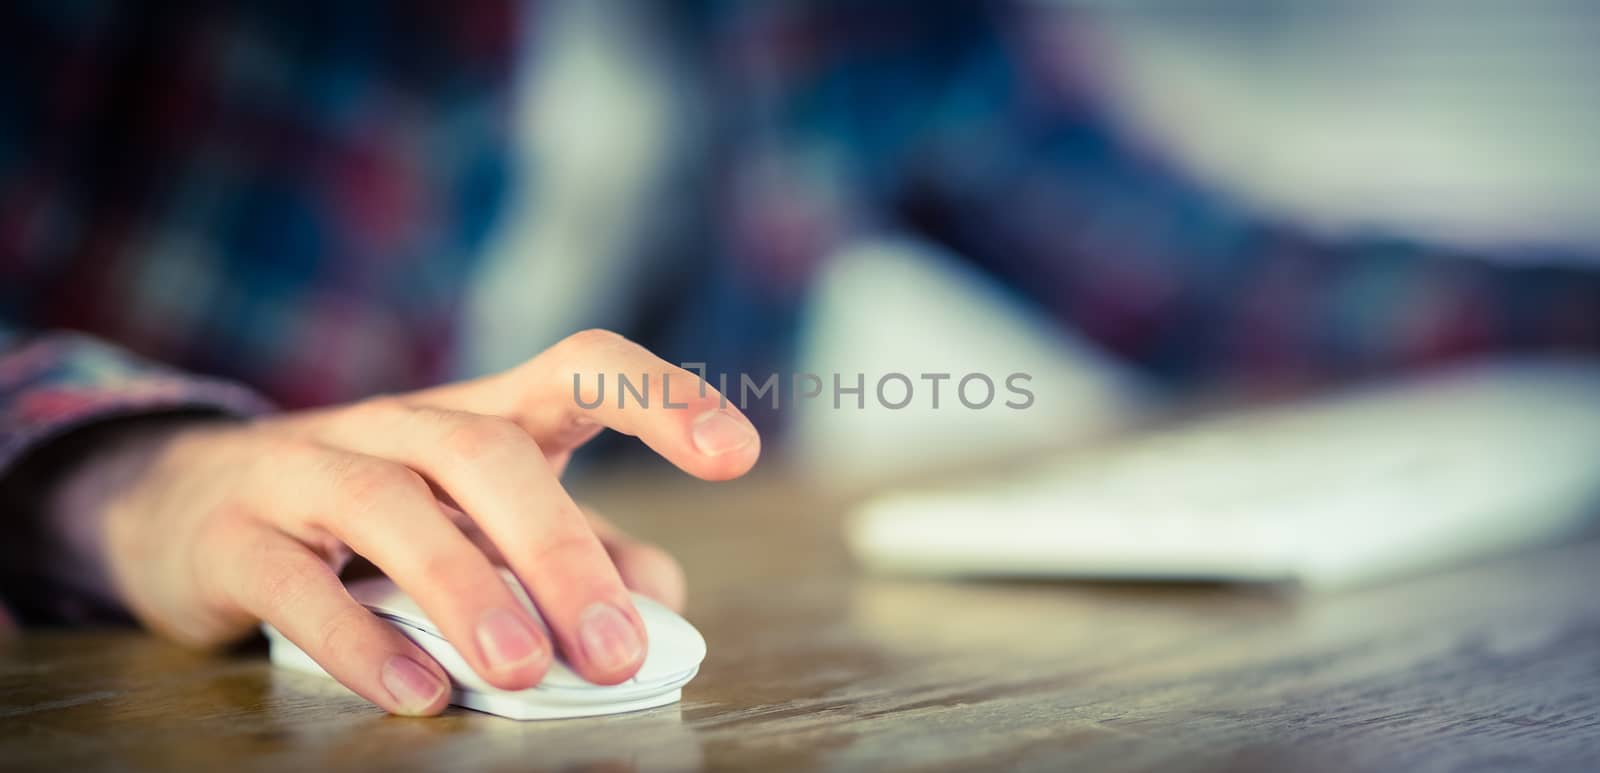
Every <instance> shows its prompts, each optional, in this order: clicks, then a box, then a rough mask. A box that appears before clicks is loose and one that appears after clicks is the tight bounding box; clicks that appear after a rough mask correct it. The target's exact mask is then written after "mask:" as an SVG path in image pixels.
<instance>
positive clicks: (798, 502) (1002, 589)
mask: <svg viewBox="0 0 1600 773" xmlns="http://www.w3.org/2000/svg"><path fill="white" fill-rule="evenodd" d="M580 489H581V490H582V491H583V493H584V494H585V499H586V500H587V501H588V502H590V503H593V504H595V505H597V506H598V508H599V509H600V510H602V511H603V512H606V513H607V514H609V515H611V516H612V517H613V518H615V519H616V520H618V521H620V522H622V523H623V524H625V525H628V526H630V527H631V528H633V529H634V530H635V531H636V532H638V533H640V534H641V535H642V536H646V537H649V538H651V539H654V540H656V541H658V542H660V543H662V544H663V545H665V546H666V547H668V548H669V549H671V550H672V551H674V552H675V553H676V554H677V555H678V556H679V557H680V558H681V559H682V560H683V561H684V563H685V565H686V566H687V568H688V571H689V576H690V581H691V600H690V606H689V610H688V617H689V618H690V620H691V621H693V622H694V623H695V624H696V625H697V626H698V627H699V628H700V629H701V631H702V632H704V634H705V635H706V638H707V640H708V642H709V645H710V655H709V657H708V659H707V661H706V663H705V666H704V668H703V670H702V672H701V674H700V676H699V678H697V679H696V680H695V681H694V682H693V683H692V684H690V685H689V687H688V688H687V689H686V690H685V692H684V699H683V702H682V703H681V704H680V705H677V706H672V707H667V708H662V709H656V710H652V711H647V712H641V713H637V714H631V715H623V716H615V717H608V718H598V719H580V720H559V721H549V722H520V723H519V722H513V721H510V720H505V719H500V718H496V717H491V716H487V715H483V714H477V713H473V712H469V711H463V710H459V709H451V710H450V711H449V712H448V713H447V714H446V715H445V716H443V717H438V718H432V719H402V718H396V717H388V716H385V715H384V714H383V713H382V712H380V711H378V710H377V709H375V708H373V707H371V706H369V705H367V704H365V703H364V702H363V701H361V700H359V699H357V698H356V697H355V696H353V695H352V694H351V693H349V692H346V691H345V690H344V689H343V688H342V687H339V686H338V685H336V684H334V683H332V682H330V681H326V680H321V679H318V678H315V677H310V676H304V675H300V674H296V673H289V672H283V671H278V670H274V669H273V668H271V667H270V666H269V665H268V663H267V660H266V655H265V649H264V647H262V646H260V645H259V644H258V645H255V646H250V647H245V648H241V649H240V650H238V651H235V652H231V653H225V654H212V655H206V654H197V653H192V652H187V651H184V650H182V649H180V648H177V647H175V646H173V645H170V644H167V643H165V642H163V641H160V640H157V639H154V638H151V637H149V636H146V635H144V634H141V633H138V632H135V631H59V632H41V631H29V632H25V633H23V635H21V636H20V637H19V638H17V639H15V640H13V641H11V642H10V643H9V644H5V645H0V768H4V769H8V770H9V769H15V770H28V769H38V770H78V769H94V768H102V769H141V768H188V769H201V770H280V769H291V770H295V769H298V770H305V771H317V770H337V769H369V768H381V769H386V770H466V769H500V770H528V769H572V768H576V769H597V770H634V769H639V770H656V769H661V770H678V769H696V768H708V769H760V770H773V769H811V768H827V769H906V770H942V769H959V770H969V769H995V768H1010V769H1025V770H1028V769H1031V770H1041V771H1059V770H1284V771H1317V770H1395V771H1465V770H1473V771H1477V770H1483V771H1498V770H1521V769H1551V770H1600V593H1597V586H1600V582H1597V581H1600V541H1594V540H1586V541H1578V542H1574V543H1571V544H1567V545H1562V546H1556V547H1551V548H1544V549H1540V550H1537V551H1532V552H1527V553H1522V554H1519V555H1514V556H1509V557H1503V558H1499V559H1493V560H1490V561H1486V562H1482V563H1479V564H1476V565H1473V566H1468V567H1461V568H1456V569H1453V570H1449V571H1446V572H1442V573H1435V574H1431V575H1427V576H1422V577H1417V578H1412V579H1408V580H1404V581H1400V582H1395V583H1391V584H1387V585H1383V586H1378V587H1370V588H1365V589H1357V590H1353V591H1346V592H1344V593H1340V594H1338V595H1329V596H1311V595H1304V594H1297V593H1295V592H1294V591H1293V590H1292V589H1285V588H1266V587H1233V586H1181V587H1172V586H1159V585H1129V584H1103V585H1100V584H1085V583H1016V582H1008V583H1001V582H934V581H913V580H903V579H892V578H880V577H872V576H866V575H863V574H861V573H860V572H859V571H857V570H856V569H855V568H853V567H852V565H851V563H850V561H849V559H848V556H847V555H846V553H845V551H844V548H843V545H842V543H841V540H840V537H839V530H838V524H839V521H840V518H841V514H842V512H843V510H844V507H843V506H842V503H841V502H837V501H832V500H829V499H828V498H826V497H824V496H821V495H819V494H817V493H816V492H814V491H810V490H808V489H807V487H805V486H803V485H798V484H795V483H791V482H787V481H784V480H781V479H774V478H767V479H757V480H753V481H749V482H741V483H736V484H724V485H720V486H712V485H709V484H703V483H698V482H694V481H681V480H678V479H675V478H668V477H664V476H660V475H656V474H654V473H649V474H641V473H634V474H630V475H620V474H617V475H611V476H607V477H601V478H598V479H593V480H588V481H586V482H585V483H584V484H583V485H581V486H580Z"/></svg>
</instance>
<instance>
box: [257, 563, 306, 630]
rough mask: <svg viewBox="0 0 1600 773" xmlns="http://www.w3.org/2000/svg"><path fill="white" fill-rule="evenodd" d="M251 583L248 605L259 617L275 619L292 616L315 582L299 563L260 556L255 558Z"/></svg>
mask: <svg viewBox="0 0 1600 773" xmlns="http://www.w3.org/2000/svg"><path fill="white" fill-rule="evenodd" d="M257 560H258V561H259V564H258V568H257V571H256V575H255V582H254V583H251V587H250V591H249V595H250V598H249V599H248V606H251V607H253V608H255V609H256V610H257V611H258V612H259V613H260V614H261V616H262V617H265V618H275V617H278V616H279V614H280V613H290V614H292V613H293V612H294V610H296V609H298V608H300V607H301V603H300V601H301V599H302V598H303V597H304V595H305V594H306V593H307V592H308V591H309V589H310V588H311V587H313V584H314V582H315V578H314V577H313V576H312V574H311V572H309V571H307V569H306V567H305V566H304V564H303V562H301V561H297V560H294V559H292V558H290V557H289V556H283V555H271V554H263V555H261V556H259V557H258V559H257Z"/></svg>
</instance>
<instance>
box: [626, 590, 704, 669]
mask: <svg viewBox="0 0 1600 773" xmlns="http://www.w3.org/2000/svg"><path fill="white" fill-rule="evenodd" d="M633 603H634V607H635V608H636V609H638V610H639V616H640V617H641V618H643V619H644V625H645V631H646V634H647V635H648V636H649V645H648V650H647V651H646V653H645V658H644V664H643V665H641V666H640V667H639V673H637V674H635V675H634V679H636V680H638V682H639V683H641V684H643V683H651V682H656V681H660V680H662V679H667V678H670V677H671V676H673V675H675V674H681V673H683V672H685V671H688V670H690V669H693V668H695V667H697V666H699V665H700V662H701V661H703V660H705V657H706V640H705V638H704V637H702V636H701V635H700V632H699V631H697V630H695V627H694V626H693V625H690V624H689V621H687V620H684V619H683V618H682V617H679V616H678V614H677V613H676V612H673V611H672V610H670V609H667V608H666V607H664V606H662V605H660V604H658V603H656V602H655V601H652V600H650V599H647V598H645V597H643V596H640V595H638V594H634V597H633Z"/></svg>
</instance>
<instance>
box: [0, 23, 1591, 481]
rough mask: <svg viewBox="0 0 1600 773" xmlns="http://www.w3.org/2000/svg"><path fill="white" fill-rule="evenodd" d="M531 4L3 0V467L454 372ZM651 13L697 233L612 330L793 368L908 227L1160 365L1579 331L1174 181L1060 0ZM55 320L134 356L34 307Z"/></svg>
mask: <svg viewBox="0 0 1600 773" xmlns="http://www.w3.org/2000/svg"><path fill="white" fill-rule="evenodd" d="M669 9H670V10H669ZM524 10H526V9H525V7H524V6H513V5H512V4H510V3H496V2H475V3H459V4H437V3H426V2H422V0H409V1H408V2H378V0H366V1H365V2H344V3H316V4H314V3H304V2H273V1H271V0H232V1H231V2H205V3H195V4H177V3H141V4H132V3H115V2H110V0H105V1H104V2H94V1H92V0H74V1H73V2H60V1H55V2H50V1H47V0H23V1H21V2H13V3H7V4H5V7H4V9H3V10H0V325H3V326H9V327H10V328H11V329H13V330H14V331H18V332H17V333H15V334H13V335H12V336H10V338H9V343H5V339H0V473H3V470H4V469H5V465H6V464H7V463H8V462H9V461H12V460H14V459H15V458H17V456H18V455H19V454H21V453H22V452H23V451H25V450H26V449H27V448H29V447H31V446H32V445H34V444H36V443H37V442H39V441H40V440H41V439H42V438H45V437H50V436H53V435H55V434H56V433H59V432H60V431H62V430H63V429H64V428H65V427H67V426H74V425H77V424H79V423H81V422H83V421H87V420H91V419H92V418H93V417H95V416H100V415H106V414H108V413H116V412H129V411H139V410H144V409H146V408H149V407H157V406H161V405H209V406H215V407H217V408H219V409H222V410H229V411H239V412H250V411H255V410H261V409H262V406H263V405H264V404H265V403H264V402H263V401H262V400H261V399H258V398H255V397H253V396H251V393H250V392H247V391H246V390H244V389H243V388H231V387H227V386H225V385H224V384H225V383H237V384H242V385H248V386H249V387H250V388H252V389H253V390H255V391H256V393H259V394H261V395H264V396H265V398H267V399H270V400H271V401H274V402H275V403H277V404H279V405H283V406H288V407H298V406H308V405H317V404H325V403H329V402H333V401H339V400H345V399H350V398H354V397H359V396H362V395H367V394H371V393H374V392H381V391H393V390H401V389H407V388H413V387H418V386H422V385H426V384H430V383H435V382H438V381H440V380H442V379H445V378H447V377H449V375H450V374H449V372H448V368H449V364H450V363H451V362H452V356H451V352H452V347H454V346H455V344H456V340H455V320H456V319H457V317H458V315H459V313H460V311H461V309H460V303H461V301H460V299H461V297H462V294H463V290H464V287H465V286H466V284H467V283H468V282H469V281H470V280H471V277H472V274H473V269H474V263H473V258H474V255H475V254H476V253H477V251H478V248H479V246H480V243H481V242H482V240H483V238H484V235H485V233H486V232H487V231H488V230H489V228H490V225H491V224H492V222H493V219H494V216H495V214H496V204H497V202H498V201H499V200H500V199H501V198H502V193H503V191H504V189H505V187H506V184H507V181H506V180H505V179H504V177H505V170H506V169H507V168H508V165H507V164H506V163H505V160H506V157H507V148H508V145H509V143H508V139H509V138H508V137H507V132H508V126H509V125H510V122H509V120H508V107H509V106H508V105H507V104H506V101H507V98H508V93H509V89H508V88H507V86H508V79H509V78H510V74H511V72H512V70H513V68H512V66H511V65H512V60H513V58H514V56H515V53H516V52H514V51H513V48H514V45H513V43H514V41H515V40H516V38H517V36H516V34H515V31H516V28H517V26H518V25H517V23H516V21H515V17H516V16H517V14H518V13H519V12H522V11H524ZM661 13H662V14H663V15H673V14H675V15H676V18H675V19H674V21H675V22H676V23H674V24H670V25H666V26H665V27H664V29H670V30H672V32H673V34H675V35H678V36H679V37H680V44H681V48H682V50H683V51H685V52H686V53H688V54H691V55H693V56H694V57H695V58H696V61H697V62H698V66H697V67H698V69H695V70H694V71H695V72H697V73H698V74H699V75H700V76H702V79H703V84H702V85H703V86H704V88H703V89H702V91H703V93H704V94H705V95H707V100H708V102H707V105H706V109H708V110H710V111H711V113H712V116H713V120H708V121H706V125H707V126H709V127H710V128H709V129H708V131H710V132H712V133H713V136H712V137H711V139H710V140H709V141H708V143H707V146H708V147H709V148H711V151H710V152H709V153H708V157H707V158H706V159H705V163H703V164H698V165H694V166H695V167H696V170H695V171H694V172H692V173H690V176H689V177H687V178H686V179H685V180H684V181H683V185H682V190H683V192H684V193H683V198H684V200H685V201H688V202H690V203H691V204H692V208H693V209H694V212H695V214H694V216H693V217H691V218H690V220H691V221H692V224H691V225H690V226H689V227H686V228H684V229H683V231H684V236H683V238H682V240H681V243H676V244H664V245H656V246H655V247H654V249H656V250H657V251H660V252H661V253H663V254H670V255H672V256H674V260H675V261H676V262H677V263H680V264H682V265H683V266H685V267H686V270H684V271H681V272H679V274H678V276H680V277H681V279H680V282H681V283H680V284H674V283H672V282H663V283H662V284H661V285H660V286H659V287H657V288H655V289H656V293H655V294H653V295H652V296H650V297H647V298H642V299H640V311H639V314H638V317H637V319H638V325H637V326H636V329H632V330H628V331H626V332H628V333H630V334H631V335H633V336H634V337H636V338H639V339H640V340H642V341H643V342H645V343H646V344H647V345H651V346H653V347H655V348H656V349H657V350H658V351H660V352H661V353H662V354H663V356H666V357H667V358H669V359H678V360H689V361H704V362H707V363H708V364H709V365H710V368H711V369H712V370H713V371H724V372H736V371H739V370H748V371H753V372H756V373H761V372H766V371H770V370H781V369H783V368H784V367H785V366H786V365H787V358H788V356H789V354H790V351H791V347H792V342H793V336H794V334H795V330H796V328H797V320H798V315H799V313H800V309H801V307H802V304H803V301H804V297H805V292H806V288H807V285H808V281H809V280H810V278H811V277H812V276H814V275H815V273H816V271H817V269H818V267H819V265H820V263H821V261H822V260H823V259H824V257H825V256H826V255H828V254H829V253H831V252H833V251H834V249H835V248H836V247H838V246H840V245H841V244H843V243H845V242H847V241H849V240H852V239H856V238H861V237H866V236H872V235H879V234H906V233H909V234H911V235H914V236H919V237H922V238H927V239H932V240H935V241H937V242H939V243H942V244H944V245H946V246H948V247H950V248H952V249H953V250H954V251H955V252H957V253H958V254H960V255H963V256H965V257H966V258H967V259H969V260H971V261H972V262H974V263H975V264H977V265H979V266H981V267H983V268H984V269H986V270H987V271H989V272H991V273H993V274H994V275H996V276H998V277H999V278H1001V279H1002V280H1004V281H1005V282H1006V283H1008V284H1009V285H1010V286H1011V287H1012V288H1014V291H1015V293H1016V294H1017V296H1018V297H1019V298H1022V299H1026V300H1027V301H1029V302H1031V303H1035V304H1038V305H1039V306H1041V307H1043V308H1045V309H1047V310H1048V311H1049V312H1050V313H1051V314H1052V315H1054V316H1055V317H1056V318H1058V319H1060V320H1061V322H1062V323H1063V324H1067V325H1073V326H1076V327H1079V328H1081V329H1082V330H1084V331H1086V332H1087V333H1088V334H1089V335H1090V336H1092V337H1093V338H1094V339H1096V340H1098V341H1099V342H1101V343H1102V344H1103V345H1104V346H1106V347H1107V348H1108V349H1109V350H1111V351H1113V352H1115V353H1117V354H1120V355H1122V356H1124V357H1126V358H1128V359H1129V360H1130V361H1133V362H1135V363H1138V364H1140V365H1142V366H1144V367H1145V368H1147V369H1148V370H1149V371H1150V372H1151V373H1153V374H1155V375H1158V376H1160V377H1162V378H1165V379H1167V380H1168V381H1170V382H1171V383H1173V384H1177V385H1199V384H1211V385H1214V384H1217V383H1219V382H1225V383H1229V384H1233V385H1238V386H1244V387H1246V388H1266V389H1275V388H1279V387H1282V386H1285V385H1289V386H1295V385H1303V384H1306V383H1316V382H1321V381H1327V380H1331V379H1339V378H1347V377H1352V376H1359V375H1365V374H1370V373H1373V372H1377V371H1384V370H1390V369H1397V368H1403V367H1410V366H1415V365H1419V364H1428V363H1432V362H1437V361H1440V360H1444V359H1450V358H1455V357H1461V356H1465V355H1469V354H1473V353H1477V352H1484V351H1492V350H1528V351H1531V350H1582V351H1590V352H1593V351H1597V350H1600V278H1597V276H1596V275H1595V273H1594V272H1592V271H1587V272H1586V271H1581V270H1578V269H1563V268H1551V267H1534V266H1533V263H1534V262H1535V261H1543V260H1546V259H1557V260H1559V259H1561V258H1563V257H1568V256H1561V255H1534V254H1528V255H1495V256H1476V255H1467V254H1455V253H1450V252H1447V251H1440V250H1436V249H1431V248H1429V247H1428V246H1427V245H1425V244H1419V243H1415V242H1412V241H1408V240H1405V239H1401V238H1387V237H1382V238H1380V237H1365V238H1360V239H1353V240H1349V241H1345V242H1329V241H1326V240H1323V239H1319V238H1316V237H1314V236H1312V235H1310V234H1309V233H1306V232H1302V231H1300V230H1298V229H1296V228H1294V227H1293V226H1290V225H1285V224H1278V223H1272V222H1264V221H1262V220H1261V219H1260V218H1259V217H1256V216H1253V215H1252V214H1251V213H1250V212H1248V211H1247V210H1245V209H1243V208H1242V207H1240V206H1237V205H1235V204H1234V203H1232V202H1230V201H1228V200H1226V199H1225V198H1223V197H1220V196H1218V195H1215V194H1214V193H1212V192H1210V191H1208V190H1206V189H1205V187H1204V186H1203V185H1201V184H1199V183H1197V182H1196V181H1194V180H1190V179H1187V178H1186V177H1185V176H1184V175H1183V174H1182V173H1180V172H1179V171H1178V170H1176V169H1175V168H1173V167H1171V166H1169V165H1168V164H1166V163H1164V162H1163V161H1162V160H1161V157H1160V155H1159V153H1157V152H1154V151H1153V150H1151V149H1149V148H1143V147H1140V146H1138V145H1137V144H1134V143H1132V142H1131V141H1130V140H1129V139H1128V138H1127V137H1124V136H1123V134H1122V133H1120V132H1119V131H1117V129H1116V127H1115V126H1114V125H1113V124H1112V123H1111V122H1109V121H1108V119H1107V118H1106V113H1105V111H1104V110H1103V109H1102V105H1101V104H1100V100H1099V96H1098V95H1097V91H1096V89H1097V88H1098V84H1097V82H1096V79H1095V78H1094V75H1095V72H1094V67H1093V62H1092V59H1091V58H1090V57H1089V56H1087V54H1086V52H1087V51H1088V50H1090V49H1091V48H1092V46H1089V45H1086V44H1084V43H1085V41H1084V36H1085V34H1086V33H1085V31H1084V30H1083V29H1081V27H1080V25H1079V24H1078V22H1077V18H1076V17H1075V16H1074V14H1073V12H1071V11H1070V10H1062V9H1060V8H1058V7H1057V6H1056V4H1048V6H1047V5H1046V4H1039V5H1033V4H1027V5H1008V4H976V3H926V2H923V3H912V2H884V3H872V4H859V3H843V2H814V3H762V2H738V3H734V2H711V1H710V0H706V1H704V2H698V3H681V4H680V3H674V4H670V5H663V6H662V9H661ZM692 69H693V68H692ZM1480 257H1493V258H1496V260H1495V261H1494V262H1490V261H1486V260H1479V259H1478V258H1480ZM1591 265H1593V264H1592V263H1591ZM1516 266H1522V267H1516ZM684 298H692V299H693V302H692V303H684V302H683V301H682V299H684ZM48 330H75V331H82V332H83V333H85V334H87V335H88V336H92V337H93V338H94V339H99V340H101V341H107V342H114V343H115V344H116V345H118V346H119V347H122V348H123V349H125V350H127V351H129V352H133V353H135V354H136V355H140V356H142V357H144V358H146V359H145V360H138V359H132V358H131V357H130V358H128V359H123V357H124V355H119V354H117V353H116V352H117V350H114V349H111V348H109V347H108V346H105V345H102V344H99V343H95V341H94V340H93V339H92V338H90V337H85V336H63V335H53V336H48V337H44V338H39V337H37V336H32V335H24V334H23V333H22V332H21V331H48ZM149 361H156V362H161V363H164V364H166V365H167V366H170V367H172V368H173V369H174V370H166V369H165V368H156V367H154V366H151V365H149V364H148V362H149ZM179 372H187V373H193V374H203V375H204V376H205V377H209V378H204V377H201V376H195V377H193V378H192V379H190V378H185V377H182V376H179V375H177V374H178V373H179ZM213 379H215V380H213Z"/></svg>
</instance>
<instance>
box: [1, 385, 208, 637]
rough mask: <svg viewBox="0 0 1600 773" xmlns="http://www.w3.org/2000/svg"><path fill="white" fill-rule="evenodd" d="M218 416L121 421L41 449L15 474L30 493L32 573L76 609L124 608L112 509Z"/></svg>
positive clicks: (28, 563)
mask: <svg viewBox="0 0 1600 773" xmlns="http://www.w3.org/2000/svg"><path fill="white" fill-rule="evenodd" d="M218 421H222V419H221V418H220V417H217V416H213V415H202V414H196V413H183V414H162V415H155V416H140V417H131V418H124V419H117V420H112V421H107V422H104V423H101V424H97V425H95V426H91V427H85V428H83V429H80V430H78V431H75V432H72V433H70V434H69V435H67V436H65V437H63V438H61V439H59V440H57V441H55V442H53V443H51V444H49V445H48V446H46V447H45V448H41V449H39V451H37V452H35V454H34V455H33V456H32V457H31V458H30V460H28V461H25V462H24V463H23V464H22V465H21V466H20V467H19V469H18V471H17V474H16V475H14V476H13V477H14V478H15V479H16V480H17V481H18V482H19V484H20V485H21V486H22V487H23V489H24V491H25V493H24V495H23V496H22V497H21V499H22V501H23V502H24V505H23V508H24V511H25V512H24V513H23V517H24V520H25V521H26V526H25V528H24V533H25V535H26V536H25V538H24V539H23V540H21V543H22V547H23V548H24V550H26V551H27V554H26V555H25V556H20V557H19V558H20V560H21V562H22V563H23V564H24V566H25V574H27V575H29V576H31V577H33V578H35V579H36V580H37V581H40V582H42V583H43V584H44V586H45V587H46V588H48V589H49V592H53V593H54V594H59V597H60V598H61V599H69V600H72V601H76V602H78V603H77V604H76V606H89V607H98V608H104V609H112V610H115V609H123V608H125V605H124V604H123V601H124V600H123V599H122V598H121V597H120V594H119V593H118V591H117V588H116V584H115V583H114V582H113V581H112V575H111V572H110V571H109V566H110V562H109V559H110V555H109V553H110V550H111V547H110V544H109V542H108V539H107V536H108V533H107V527H108V518H109V516H110V513H111V512H112V510H113V509H114V506H115V504H116V502H117V500H118V498H119V497H120V496H121V495H122V494H123V493H124V492H126V491H128V490H129V489H131V488H132V487H133V486H134V485H136V484H137V483H138V482H139V481H140V480H141V479H143V477H144V476H145V475H146V474H147V473H149V472H150V471H151V470H152V469H153V468H154V467H155V466H156V465H157V464H158V463H159V460H160V459H161V458H162V455H163V453H164V451H165V449H166V448H167V447H168V446H169V445H170V444H171V443H172V442H173V441H174V440H175V439H177V438H178V437H179V436H180V435H182V434H184V433H186V432H188V431H190V430H192V429H195V428H198V427H202V426H207V425H211V424H215V423H217V422H218Z"/></svg>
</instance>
